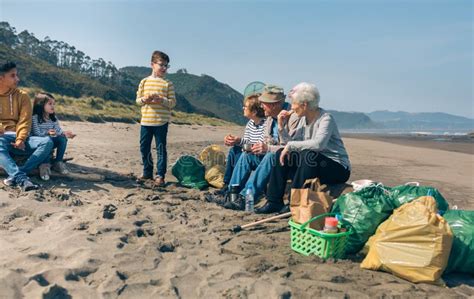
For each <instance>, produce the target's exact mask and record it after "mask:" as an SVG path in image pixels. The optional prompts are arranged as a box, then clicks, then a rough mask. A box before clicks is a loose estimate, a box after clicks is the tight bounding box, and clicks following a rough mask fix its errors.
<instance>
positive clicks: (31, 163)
mask: <svg viewBox="0 0 474 299" xmlns="http://www.w3.org/2000/svg"><path fill="white" fill-rule="evenodd" d="M15 139H16V137H15V136H14V135H2V136H0V167H2V168H3V169H5V171H6V173H7V174H8V176H9V177H11V178H13V182H14V183H15V184H21V183H22V182H23V181H24V180H25V179H27V176H26V174H27V173H29V172H30V171H31V170H33V169H34V168H36V167H37V166H38V165H39V164H41V163H43V162H45V161H47V160H48V159H49V155H50V153H51V151H52V149H53V142H52V141H51V139H50V138H49V137H36V136H32V137H29V138H28V139H27V140H26V141H25V150H24V151H22V150H19V149H16V148H14V147H13V146H12V145H11V144H12V143H14V142H15ZM10 153H13V154H15V155H29V156H30V157H29V158H28V160H26V162H25V164H24V165H23V166H21V167H18V165H16V163H15V161H14V160H13V158H12V157H11V156H10Z"/></svg>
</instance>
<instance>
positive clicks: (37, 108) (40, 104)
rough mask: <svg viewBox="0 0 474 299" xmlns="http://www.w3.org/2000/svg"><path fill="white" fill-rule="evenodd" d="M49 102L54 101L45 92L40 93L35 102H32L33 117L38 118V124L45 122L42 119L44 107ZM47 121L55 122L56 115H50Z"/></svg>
mask: <svg viewBox="0 0 474 299" xmlns="http://www.w3.org/2000/svg"><path fill="white" fill-rule="evenodd" d="M49 100H54V97H53V96H52V95H51V94H49V93H46V92H40V93H38V94H37V95H36V97H35V100H34V102H33V115H37V116H38V122H39V123H42V122H44V121H46V120H45V119H44V105H46V103H47V102H48V101H49ZM49 119H51V120H52V121H56V114H55V113H53V114H50V115H49Z"/></svg>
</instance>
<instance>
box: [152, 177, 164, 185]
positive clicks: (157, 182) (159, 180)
mask: <svg viewBox="0 0 474 299" xmlns="http://www.w3.org/2000/svg"><path fill="white" fill-rule="evenodd" d="M154 183H155V186H158V187H163V186H165V185H166V183H165V179H164V178H162V177H160V176H157V177H156V179H155V182H154Z"/></svg>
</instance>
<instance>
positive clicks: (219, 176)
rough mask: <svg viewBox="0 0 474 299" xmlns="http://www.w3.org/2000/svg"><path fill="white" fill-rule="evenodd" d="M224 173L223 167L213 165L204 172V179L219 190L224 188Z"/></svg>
mask: <svg viewBox="0 0 474 299" xmlns="http://www.w3.org/2000/svg"><path fill="white" fill-rule="evenodd" d="M224 171H225V167H224V166H222V165H214V166H212V167H211V168H209V169H207V170H206V174H205V176H204V178H205V179H206V181H207V182H208V183H209V185H211V186H212V187H214V188H219V189H221V188H223V187H224Z"/></svg>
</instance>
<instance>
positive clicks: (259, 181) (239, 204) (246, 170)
mask: <svg viewBox="0 0 474 299" xmlns="http://www.w3.org/2000/svg"><path fill="white" fill-rule="evenodd" d="M258 100H259V101H260V103H261V105H262V108H263V110H264V111H265V116H266V117H267V119H266V127H265V140H266V142H263V143H256V144H254V145H253V146H252V152H251V153H242V155H241V156H240V158H239V159H238V161H237V163H236V165H235V169H234V171H233V173H232V177H231V179H230V183H229V191H230V187H231V186H232V185H238V186H239V190H240V193H239V196H237V199H236V200H235V201H231V200H230V197H227V198H228V200H226V201H225V203H224V207H226V208H230V209H235V210H243V208H244V206H245V194H246V193H247V190H249V189H250V190H251V192H252V193H253V195H254V198H255V199H257V198H258V197H259V196H260V195H262V194H263V192H264V191H265V188H266V186H267V183H268V179H269V178H270V172H271V169H272V166H273V164H274V163H276V162H275V153H276V151H277V150H279V149H281V148H282V147H283V146H284V144H285V143H286V141H287V140H283V139H282V138H281V136H280V133H279V128H278V123H277V117H278V114H280V112H281V111H283V110H287V111H288V110H290V105H289V103H286V102H285V94H284V92H283V88H281V87H279V86H276V85H266V86H265V87H264V89H263V92H262V94H261V95H260V96H259V98H258ZM297 123H298V118H297V116H296V115H294V116H293V115H292V116H291V117H290V118H289V120H288V121H287V122H286V123H285V124H284V126H285V127H286V128H287V131H288V132H290V136H291V135H292V132H294V129H295V128H296V125H297ZM252 171H254V172H253V173H252Z"/></svg>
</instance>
